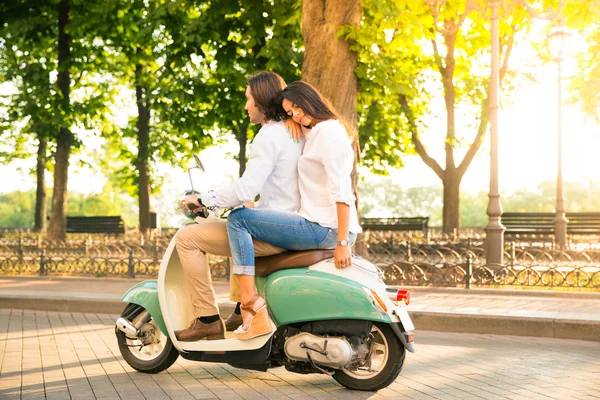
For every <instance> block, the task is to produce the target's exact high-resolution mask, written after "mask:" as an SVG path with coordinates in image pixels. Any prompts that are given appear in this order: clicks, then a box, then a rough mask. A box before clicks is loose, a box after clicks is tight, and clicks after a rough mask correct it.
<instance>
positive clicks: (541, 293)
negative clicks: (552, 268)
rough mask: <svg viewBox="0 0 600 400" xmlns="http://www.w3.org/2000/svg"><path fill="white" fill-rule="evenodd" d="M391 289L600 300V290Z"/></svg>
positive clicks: (393, 287)
mask: <svg viewBox="0 0 600 400" xmlns="http://www.w3.org/2000/svg"><path fill="white" fill-rule="evenodd" d="M388 288H390V289H394V290H397V289H405V290H409V291H410V292H415V293H439V294H460V295H465V296H469V295H473V296H478V295H480V294H484V295H488V296H489V295H493V296H507V297H513V296H514V297H551V298H566V299H593V300H600V291H598V292H553V291H551V290H526V289H523V290H519V289H487V288H471V289H465V288H436V287H424V286H396V285H394V286H388Z"/></svg>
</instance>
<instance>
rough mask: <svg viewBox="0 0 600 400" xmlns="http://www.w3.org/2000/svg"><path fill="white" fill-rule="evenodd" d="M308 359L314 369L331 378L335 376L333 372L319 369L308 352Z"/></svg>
mask: <svg viewBox="0 0 600 400" xmlns="http://www.w3.org/2000/svg"><path fill="white" fill-rule="evenodd" d="M306 357H308V360H309V361H310V365H312V366H313V368H316V369H318V370H319V371H321V372H322V373H324V374H326V375H329V376H333V372H331V371H327V370H325V369H323V368H321V367H319V366H318V365H317V364H315V362H314V361H313V359H312V357H311V356H310V353H309V352H308V351H307V352H306Z"/></svg>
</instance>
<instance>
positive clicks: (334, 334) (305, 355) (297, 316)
mask: <svg viewBox="0 0 600 400" xmlns="http://www.w3.org/2000/svg"><path fill="white" fill-rule="evenodd" d="M197 220H199V219H197ZM199 222H200V223H201V220H199ZM256 287H257V289H258V292H259V294H260V295H261V296H263V297H264V299H265V300H266V302H267V304H268V310H269V314H270V318H271V323H272V327H273V329H272V333H271V334H268V335H263V336H260V337H257V338H254V339H250V340H245V341H242V340H238V339H237V338H236V337H235V335H234V334H233V333H232V332H227V336H226V338H225V339H223V340H200V341H197V342H179V341H178V340H177V338H176V337H175V334H174V332H175V331H176V330H179V329H184V328H186V327H187V326H188V325H189V321H191V320H192V319H193V318H194V315H193V314H192V307H191V304H190V296H189V294H188V289H187V285H186V283H185V279H184V274H183V270H182V267H181V263H180V261H179V257H178V255H177V251H176V250H175V237H174V238H173V239H172V240H171V243H170V244H169V246H168V248H167V250H166V252H165V254H164V257H163V260H162V263H161V265H160V271H159V275H158V280H149V281H145V282H141V283H139V284H137V285H135V286H133V287H132V288H131V289H129V291H128V292H127V293H126V294H125V295H124V296H123V301H125V302H127V303H128V304H127V306H126V307H125V309H124V311H123V313H122V315H121V317H120V318H119V319H118V320H117V323H116V330H115V331H116V334H117V339H118V343H119V349H120V350H121V354H122V355H123V358H124V359H125V361H126V362H127V363H128V364H129V365H131V367H133V368H134V369H136V370H138V371H141V372H146V373H157V372H161V371H164V370H166V369H167V368H169V367H170V366H171V365H172V364H173V363H174V362H175V360H176V359H177V357H179V355H181V356H182V357H183V358H186V359H189V360H196V361H204V362H219V363H227V364H230V365H232V366H234V367H239V368H246V369H253V370H261V371H266V370H267V369H268V368H274V367H279V366H283V367H285V368H286V369H287V370H288V371H292V372H297V373H301V374H307V373H322V374H327V375H330V376H332V377H333V379H335V380H336V381H338V382H339V383H340V384H342V385H343V386H345V387H347V388H349V389H355V390H370V391H371V390H379V389H382V388H385V387H386V386H388V385H389V384H391V383H392V382H394V380H395V379H396V377H397V376H398V374H399V373H400V371H401V369H402V366H403V364H404V358H405V354H406V351H407V350H408V351H409V352H414V351H415V345H414V342H413V332H412V331H413V330H414V326H413V323H412V321H411V319H410V317H409V315H408V312H407V308H406V306H407V305H408V303H409V301H410V293H409V292H408V291H406V290H390V289H388V288H387V286H386V284H385V283H384V282H383V280H382V272H381V270H379V269H378V268H377V267H376V266H375V265H373V264H372V263H370V262H369V261H367V260H365V259H363V258H361V257H358V256H353V258H352V266H350V267H347V268H345V269H336V268H335V265H334V263H333V250H314V251H302V252H286V253H282V254H278V255H275V256H269V257H259V258H257V260H256Z"/></svg>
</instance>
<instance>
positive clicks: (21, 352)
mask: <svg viewBox="0 0 600 400" xmlns="http://www.w3.org/2000/svg"><path fill="white" fill-rule="evenodd" d="M116 318H117V315H115V314H112V315H109V314H97V313H77V312H54V311H31V310H14V309H13V310H9V309H0V399H3V400H17V399H23V400H38V399H39V400H41V399H50V400H63V399H65V400H66V399H82V400H83V399H85V400H88V399H104V400H109V399H123V400H137V399H156V400H162V399H175V400H186V399H223V400H238V399H252V400H254V399H256V400H259V399H261V400H262V399H273V400H280V399H298V400H300V399H302V400H304V399H327V400H329V399H343V400H355V399H356V400H362V399H374V400H379V399H418V400H421V399H423V400H425V399H427V400H429V399H433V400H436V399H439V400H450V399H452V400H454V399H487V400H497V399H514V400H517V399H518V400H521V399H546V400H547V399H560V400H562V399H582V400H583V399H589V400H593V399H598V398H600V383H599V382H600V345H599V344H598V343H595V342H589V341H577V340H558V339H547V338H534V337H516V336H497V335H475V334H456V333H440V332H419V333H418V334H417V335H416V336H415V340H416V343H417V352H416V353H414V354H413V353H408V354H407V356H406V362H405V364H404V369H403V370H402V372H401V373H400V375H399V377H398V378H397V379H396V381H395V382H393V383H392V384H391V385H390V386H388V387H387V388H386V389H382V390H380V391H379V392H377V393H372V392H356V391H350V390H347V389H345V388H343V387H341V386H340V385H339V384H337V383H336V382H335V380H333V379H332V378H330V377H328V376H326V375H315V374H310V375H300V374H294V373H291V372H288V371H286V370H285V369H284V368H283V367H279V368H274V369H270V370H268V371H267V372H256V371H248V370H244V369H237V368H234V367H231V366H229V365H227V364H212V363H204V362H202V363H200V362H193V361H188V360H184V359H182V358H181V357H180V358H179V359H178V360H177V362H176V363H175V364H174V365H173V366H172V367H171V368H169V369H168V370H167V371H165V372H162V373H160V374H156V375H147V374H142V373H138V372H136V371H134V370H132V369H131V368H130V367H129V366H128V365H127V363H126V362H125V361H124V360H123V358H122V356H121V355H120V352H119V349H118V346H117V340H116V338H115V333H114V320H115V319H116Z"/></svg>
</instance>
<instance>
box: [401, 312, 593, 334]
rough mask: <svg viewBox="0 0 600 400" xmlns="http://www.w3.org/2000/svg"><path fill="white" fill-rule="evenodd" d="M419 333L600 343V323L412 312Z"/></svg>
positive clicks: (411, 315)
mask: <svg viewBox="0 0 600 400" xmlns="http://www.w3.org/2000/svg"><path fill="white" fill-rule="evenodd" d="M410 317H411V319H412V321H413V323H414V325H415V327H417V329H416V330H417V331H419V330H423V331H436V332H454V333H476V334H483V335H513V336H534V337H543V338H556V339H573V340H588V341H594V342H600V322H598V321H582V320H566V319H553V318H524V317H510V316H498V315H473V314H452V313H436V312H424V311H411V312H410Z"/></svg>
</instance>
